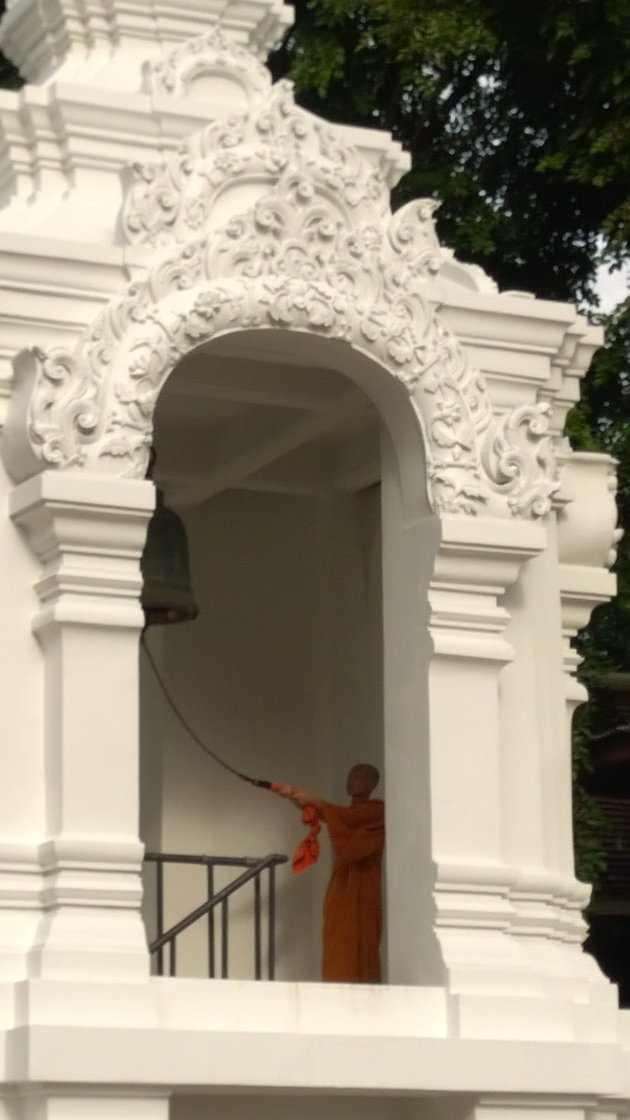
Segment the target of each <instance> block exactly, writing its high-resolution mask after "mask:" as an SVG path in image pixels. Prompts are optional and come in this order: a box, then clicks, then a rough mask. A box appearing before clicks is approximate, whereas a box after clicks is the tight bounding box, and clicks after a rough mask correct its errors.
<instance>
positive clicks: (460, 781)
mask: <svg viewBox="0 0 630 1120" xmlns="http://www.w3.org/2000/svg"><path fill="white" fill-rule="evenodd" d="M544 543H545V534H544V530H542V529H541V528H540V526H538V525H534V524H532V523H531V522H525V521H507V520H498V519H490V518H483V519H482V518H462V517H451V516H443V517H442V518H441V541H440V546H439V551H438V554H437V557H436V561H435V567H434V572H433V575H432V578H431V583H430V587H429V603H430V624H429V625H430V636H431V642H432V646H433V653H432V657H431V667H430V673H429V710H430V731H429V751H430V770H431V842H432V855H433V860H434V863H435V867H436V883H435V902H434V905H435V925H436V931H437V936H438V940H439V943H440V948H441V952H442V955H443V959H444V962H445V966H446V972H447V983H448V987H449V989H450V990H451V992H453V993H457V994H473V995H475V996H477V995H479V994H484V993H485V994H520V995H522V994H524V993H526V992H530V991H531V990H532V979H531V978H530V977H529V976H528V975H527V969H526V964H525V961H524V959H523V954H522V951H521V950H520V947H519V946H518V944H517V943H516V942H515V941H514V939H512V938H511V937H509V936H506V932H507V930H508V929H509V927H510V924H511V921H512V916H513V912H512V906H511V903H510V898H509V896H510V890H511V888H512V885H513V882H514V878H515V870H514V868H513V867H512V866H511V865H510V863H509V862H508V861H507V860H506V858H505V852H504V845H503V813H504V811H505V809H506V807H505V805H504V796H503V789H502V784H501V780H500V779H501V753H502V742H501V723H500V718H499V713H500V703H501V696H500V688H501V685H500V677H501V672H502V670H503V668H504V667H505V666H506V665H508V664H509V663H510V661H511V659H512V657H513V651H512V648H511V646H510V644H509V643H508V641H507V640H506V637H505V633H504V631H505V627H506V624H507V622H508V614H507V611H506V610H505V609H504V607H503V606H502V605H501V602H500V600H501V598H502V596H503V594H504V592H505V589H506V588H507V587H509V586H510V585H512V584H513V583H514V582H515V581H516V579H517V577H518V575H519V572H520V569H521V565H522V563H523V561H525V560H527V559H529V558H530V557H531V556H533V555H536V554H537V553H538V552H539V551H540V550H541V548H543V547H544ZM460 1010H461V1009H460ZM461 1026H462V1029H464V1025H463V1023H462V1024H461ZM470 1029H473V1030H474V1029H475V1027H474V1025H470Z"/></svg>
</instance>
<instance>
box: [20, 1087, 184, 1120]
mask: <svg viewBox="0 0 630 1120" xmlns="http://www.w3.org/2000/svg"><path fill="white" fill-rule="evenodd" d="M0 1109H1V1111H0V1117H1V1120H168V1115H169V1099H168V1095H167V1094H166V1093H159V1094H158V1093H156V1094H155V1095H153V1096H149V1095H147V1093H146V1090H145V1091H144V1092H143V1091H142V1090H141V1089H139V1090H138V1092H137V1093H134V1092H133V1090H132V1091H130V1090H129V1088H128V1087H126V1088H125V1089H117V1088H116V1087H112V1088H110V1087H109V1086H98V1085H95V1086H89V1088H88V1087H85V1086H79V1085H77V1086H76V1087H74V1086H69V1085H65V1086H54V1085H50V1086H48V1085H33V1086H23V1087H21V1088H20V1089H19V1090H17V1091H16V1090H14V1091H13V1092H11V1091H10V1092H8V1093H7V1094H6V1095H5V1096H3V1098H2V1099H1V1103H0Z"/></svg>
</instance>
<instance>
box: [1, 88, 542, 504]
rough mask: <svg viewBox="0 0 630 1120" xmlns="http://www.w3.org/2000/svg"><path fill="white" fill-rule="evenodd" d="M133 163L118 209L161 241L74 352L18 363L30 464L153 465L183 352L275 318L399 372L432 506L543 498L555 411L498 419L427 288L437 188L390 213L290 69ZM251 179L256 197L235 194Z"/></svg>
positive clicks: (377, 178) (127, 472)
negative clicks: (212, 120) (235, 107)
mask: <svg viewBox="0 0 630 1120" xmlns="http://www.w3.org/2000/svg"><path fill="white" fill-rule="evenodd" d="M135 175H136V177H135V182H134V185H133V186H132V188H131V190H130V192H129V195H128V197H127V200H126V202H125V205H124V213H123V220H124V228H125V230H126V233H127V236H128V238H129V240H130V241H132V242H134V243H139V244H144V245H146V246H150V247H151V263H150V264H149V266H148V267H147V270H146V273H145V274H144V276H143V277H142V278H140V279H138V280H136V281H134V282H133V283H131V284H129V285H128V286H127V288H126V289H125V290H124V291H122V292H121V293H120V294H118V295H117V296H116V297H115V298H114V299H112V300H111V302H110V303H109V304H108V305H107V306H106V307H105V308H104V310H103V311H102V312H101V313H100V314H99V316H98V318H97V319H96V321H95V322H94V324H93V325H92V327H91V328H90V329H89V331H88V332H87V333H86V334H85V336H84V337H83V338H82V340H81V341H80V343H79V345H78V346H77V348H76V350H75V351H74V352H73V353H69V352H60V351H56V352H53V353H50V354H48V355H42V354H31V356H30V358H28V359H26V360H23V362H22V366H21V373H19V374H18V385H19V389H18V393H17V396H16V400H17V398H20V399H21V400H22V401H23V402H25V406H24V411H25V420H26V424H27V429H28V436H27V438H28V443H29V449H30V450H29V454H30V456H31V459H32V464H31V467H30V468H29V469H30V470H31V473H32V471H33V469H41V466H43V465H47V466H58V467H61V468H65V469H67V468H71V469H75V470H76V469H84V470H91V471H97V472H100V473H104V474H110V475H112V474H113V475H117V476H119V477H129V478H140V477H143V476H144V473H145V470H146V465H147V457H148V448H149V445H150V443H151V437H152V417H153V412H154V409H155V406H156V402H157V399H158V396H159V393H160V390H161V388H162V385H163V384H164V381H165V380H166V378H167V377H168V375H169V374H170V372H171V371H172V369H173V367H174V366H175V365H176V364H177V362H178V361H179V360H180V359H181V358H182V357H183V356H184V355H185V354H187V353H189V352H190V351H191V350H192V349H194V348H195V347H197V346H199V345H201V344H203V343H205V342H207V341H209V340H211V339H212V338H214V337H217V336H218V335H220V334H222V333H225V332H228V331H234V330H243V329H252V328H261V329H263V328H267V329H268V328H274V327H275V328H283V329H293V330H300V331H308V332H312V333H313V334H315V335H319V336H324V337H330V338H335V339H341V340H343V341H344V342H347V343H348V344H349V345H350V346H351V347H353V348H355V349H357V350H359V351H361V352H363V353H365V354H367V355H368V356H370V357H372V358H373V359H374V360H375V361H377V362H378V363H379V364H380V365H381V366H382V367H383V370H384V371H386V373H388V374H389V375H390V376H392V377H394V378H396V379H398V380H399V381H400V382H402V383H403V384H404V386H405V387H406V390H407V392H408V393H409V395H410V398H411V400H412V402H413V407H414V409H415V412H416V414H417V417H418V422H419V424H420V426H421V428H422V432H423V436H424V443H425V448H426V458H427V474H428V487H429V492H430V498H431V501H432V503H433V506H434V508H436V509H438V510H443V511H449V512H455V513H465V514H471V513H476V512H477V511H478V510H480V509H483V508H484V507H485V506H486V504H488V503H491V505H492V511H493V513H501V512H502V511H503V512H504V513H505V514H506V515H519V516H540V515H541V514H543V513H545V512H546V510H547V509H548V508H549V497H550V495H551V494H552V493H553V491H554V489H555V487H556V481H555V465H554V462H553V454H552V448H551V445H550V443H549V440H548V437H547V434H546V418H545V416H544V410H542V409H541V408H540V407H538V406H535V405H532V406H531V407H530V408H528V409H526V410H523V409H520V410H517V412H516V413H511V414H509V415H508V416H507V417H502V418H499V420H496V419H495V420H493V414H492V406H491V402H490V398H489V395H488V392H487V389H486V386H485V384H484V381H483V379H482V377H481V376H480V374H479V373H478V372H477V371H476V370H474V369H473V368H472V367H471V366H470V364H469V362H468V360H467V358H466V355H465V353H464V350H463V348H462V347H461V346H460V344H459V343H458V341H457V340H456V338H455V337H454V335H453V334H452V333H451V332H450V331H449V330H448V329H447V328H446V327H445V325H444V324H443V323H442V322H441V321H440V319H439V315H438V314H437V312H436V310H435V308H434V306H433V305H432V303H431V302H430V300H429V299H428V298H427V282H428V281H429V280H430V279H431V277H432V276H433V275H434V273H435V272H436V270H437V269H438V268H439V265H440V259H441V258H440V252H439V243H438V240H437V237H436V234H435V229H434V224H433V216H432V215H433V211H434V209H435V204H434V203H433V202H431V201H426V200H424V201H416V202H413V203H410V204H409V205H408V206H406V207H403V208H402V209H401V210H399V211H398V212H397V213H396V214H394V215H393V216H392V214H391V211H390V209H389V199H388V190H387V186H386V183H385V181H384V178H383V176H382V174H381V173H380V171H379V169H378V168H375V167H374V165H373V164H372V163H371V162H370V161H369V160H367V159H366V158H364V157H363V156H361V155H360V153H359V152H357V151H356V150H355V149H353V148H351V147H348V146H347V145H346V144H344V143H342V142H341V141H340V139H339V136H338V135H337V133H336V132H335V129H334V128H331V127H330V126H328V125H325V124H323V123H322V122H320V121H318V120H316V119H315V118H313V117H312V116H311V115H310V114H308V113H306V112H304V111H302V110H301V109H299V108H297V107H296V106H295V104H294V102H293V98H292V91H291V87H290V85H288V84H287V83H282V84H280V85H279V86H278V87H275V88H274V89H273V90H272V91H271V93H270V94H269V96H268V98H267V103H266V105H264V106H263V108H262V111H260V112H259V113H257V114H256V115H255V116H253V117H249V116H243V117H240V118H232V119H230V120H229V121H227V122H223V123H221V124H218V125H211V126H209V127H208V128H206V129H204V130H203V131H202V132H201V133H199V134H198V135H197V136H195V137H193V138H192V139H191V140H190V141H189V142H187V143H186V144H185V145H184V147H183V148H182V150H181V151H180V152H179V153H178V154H177V156H176V157H174V158H173V159H172V160H171V161H170V162H169V163H168V164H167V165H166V166H165V167H164V168H159V169H156V168H153V169H152V170H150V169H147V168H141V169H137V170H136V173H135ZM244 184H249V186H250V187H252V191H253V197H254V198H255V199H256V201H255V202H254V203H253V205H250V206H248V207H247V208H246V209H244V210H243V209H240V210H239V209H238V208H237V204H238V202H241V205H242V193H239V192H242V188H243V185H244ZM231 191H234V194H233V195H231V194H230V192H231ZM250 197H251V195H250ZM231 201H232V203H233V205H232V206H231V205H230V202H231ZM219 202H220V204H221V209H220V210H219V211H218V213H220V214H221V215H222V216H223V219H224V220H223V222H222V223H219V222H218V221H217V220H216V207H217V205H218V204H219ZM226 213H227V217H226ZM16 408H18V406H17V405H16ZM13 427H14V428H15V424H14V425H13ZM9 442H10V441H9ZM36 463H38V464H40V467H39V468H38V467H37V466H36V465H35V464H36ZM9 469H11V467H9ZM20 469H21V468H20ZM20 469H14V470H13V472H12V473H13V474H14V476H15V475H16V474H19V473H20ZM22 474H23V471H22Z"/></svg>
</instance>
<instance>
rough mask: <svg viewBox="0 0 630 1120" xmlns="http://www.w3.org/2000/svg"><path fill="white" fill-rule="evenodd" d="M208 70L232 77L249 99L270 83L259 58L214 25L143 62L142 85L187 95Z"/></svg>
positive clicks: (168, 93) (169, 94) (149, 90)
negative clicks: (171, 49) (204, 31)
mask: <svg viewBox="0 0 630 1120" xmlns="http://www.w3.org/2000/svg"><path fill="white" fill-rule="evenodd" d="M208 73H209V74H220V75H221V77H223V78H225V77H227V78H232V79H233V80H234V81H235V82H236V83H237V84H238V85H239V86H240V87H241V88H242V89H243V91H244V93H245V94H246V96H247V98H248V101H249V102H250V103H252V102H253V100H254V98H255V97H260V96H261V95H263V94H265V93H266V92H267V91H268V89H269V87H270V85H271V76H270V74H269V71H268V70H267V68H266V67H265V66H263V64H262V62H259V61H258V60H257V59H256V58H255V56H254V55H253V54H252V52H251V51H250V50H248V49H247V48H246V47H242V46H239V44H238V43H235V42H234V40H233V39H231V38H230V36H229V35H226V33H225V31H223V30H222V28H221V27H219V26H218V25H217V26H216V27H213V28H212V29H211V30H210V31H208V32H207V34H205V35H200V36H198V37H197V38H195V39H187V40H186V41H185V42H184V43H182V44H181V45H180V46H178V47H176V48H175V50H173V51H171V52H170V53H169V54H168V55H166V57H165V58H163V59H160V60H158V61H156V62H147V63H145V65H144V70H143V89H144V92H145V93H153V94H162V96H167V97H186V96H187V95H188V93H189V91H190V87H191V85H192V83H193V82H194V80H195V78H197V77H198V76H199V75H200V74H208Z"/></svg>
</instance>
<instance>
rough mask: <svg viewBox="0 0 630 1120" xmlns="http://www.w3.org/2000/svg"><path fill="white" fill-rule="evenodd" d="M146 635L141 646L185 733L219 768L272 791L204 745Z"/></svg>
mask: <svg viewBox="0 0 630 1120" xmlns="http://www.w3.org/2000/svg"><path fill="white" fill-rule="evenodd" d="M144 635H145V631H144V630H143V631H142V634H141V637H140V644H141V646H142V648H143V650H144V652H145V655H146V658H147V660H148V662H149V665H150V666H151V669H152V670H153V675H154V677H155V679H156V681H157V683H158V684H159V686H160V689H161V690H162V694H163V696H164V698H165V700H166V702H167V703H168V705H169V707H170V708H171V710H172V712H173V713H174V715H175V716H176V718H177V719H178V720H179V722H180V724H181V725H182V727H183V728H184V731H186V732H187V733H188V735H189V736H190V738H191V739H192V740H193V741H194V742H195V743H196V744H197V746H199V747H201V749H202V751H205V753H206V754H207V755H208V757H209V758H211V759H212V761H213V762H216V763H217V765H218V766H222V767H223V769H224V770H227V771H228V773H230V774H233V775H234V777H235V778H240V780H241V781H242V782H249V784H250V785H252V786H258V788H259V789H271V782H267V781H265V780H264V779H263V778H250V777H249V775H248V774H241V772H240V770H236V769H235V768H234V766H230V764H229V762H226V761H225V759H223V758H221V757H220V755H218V754H216V752H215V751H213V750H212V749H211V748H210V747H209V746H208V744H207V743H204V741H203V739H200V738H199V736H198V735H197V732H196V731H193V729H192V727H191V726H190V724H189V723H188V720H187V719H186V717H185V716H184V715H182V712H181V711H180V709H179V708H178V706H177V704H176V703H175V701H174V700H173V697H172V696H171V694H170V692H169V690H168V688H167V686H166V684H165V682H164V678H163V677H162V674H161V673H160V670H159V669H158V667H157V665H156V663H155V659H154V657H153V654H152V653H151V650H150V649H149V647H148V645H147V643H146V641H145V636H144Z"/></svg>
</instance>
